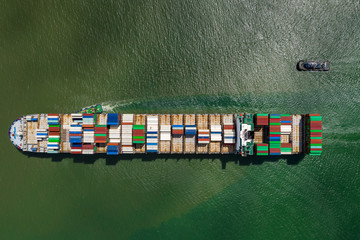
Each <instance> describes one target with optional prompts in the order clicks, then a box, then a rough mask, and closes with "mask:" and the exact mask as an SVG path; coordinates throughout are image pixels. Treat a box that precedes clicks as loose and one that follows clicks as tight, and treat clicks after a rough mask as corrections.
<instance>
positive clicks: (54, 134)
mask: <svg viewBox="0 0 360 240" xmlns="http://www.w3.org/2000/svg"><path fill="white" fill-rule="evenodd" d="M57 135H60V132H49V136H57Z"/></svg>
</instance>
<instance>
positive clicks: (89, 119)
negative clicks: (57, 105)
mask: <svg viewBox="0 0 360 240" xmlns="http://www.w3.org/2000/svg"><path fill="white" fill-rule="evenodd" d="M82 120H83V121H82V124H83V128H94V125H95V121H94V114H89V113H86V114H83V119H82Z"/></svg>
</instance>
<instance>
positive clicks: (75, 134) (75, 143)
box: [69, 122, 82, 154]
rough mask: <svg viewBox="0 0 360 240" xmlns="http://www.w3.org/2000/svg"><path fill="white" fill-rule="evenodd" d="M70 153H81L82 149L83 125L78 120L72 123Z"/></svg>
mask: <svg viewBox="0 0 360 240" xmlns="http://www.w3.org/2000/svg"><path fill="white" fill-rule="evenodd" d="M69 142H70V153H72V154H81V152H82V151H81V150H82V125H81V124H80V123H79V122H77V123H73V124H71V125H70V129H69Z"/></svg>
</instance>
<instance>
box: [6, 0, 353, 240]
mask: <svg viewBox="0 0 360 240" xmlns="http://www.w3.org/2000/svg"><path fill="white" fill-rule="evenodd" d="M0 3H1V4H0V6H1V7H0V81H1V85H2V87H1V88H0V96H1V99H2V103H3V110H2V114H1V118H0V122H1V126H2V128H1V129H2V130H1V132H2V134H1V135H0V144H1V151H2V152H1V157H0V159H1V160H0V238H1V239H65V238H67V239H99V238H105V239H197V240H199V239H207V240H208V239H359V238H360V226H359V222H360V207H359V202H360V189H359V187H360V175H359V169H360V158H359V154H360V148H359V144H360V133H359V130H360V127H359V120H360V118H359V116H360V80H359V79H360V71H359V70H360V69H359V64H360V60H359V59H360V43H359V39H360V6H359V1H351V0H350V1H345V0H344V1H336V0H328V1H325V0H315V1H306V0H300V1H272V0H270V1H260V0H255V1H233V0H225V1H212V0H210V1H194V0H185V1H175V0H167V1H161V0H160V1H129V0H128V1H110V0H109V1H90V0H89V1H83V0H79V1H70V0H69V1H8V0H3V1H0ZM300 59H321V60H330V62H331V70H330V71H329V72H326V73H325V72H324V73H309V72H298V71H296V69H295V66H296V63H297V61H298V60H300ZM95 103H102V104H103V105H104V106H105V109H106V111H108V112H121V113H205V112H206V113H226V112H230V113H233V112H245V111H247V112H254V113H255V112H269V113H299V114H303V113H320V114H322V115H323V127H324V134H323V137H324V146H323V154H322V156H321V157H317V156H305V157H304V158H301V159H295V161H294V159H291V158H288V159H286V158H277V159H273V158H262V159H256V158H250V159H242V158H240V157H231V156H222V157H219V156H210V155H209V156H191V157H189V156H181V155H180V156H150V157H149V156H146V157H145V156H139V155H137V156H119V157H118V158H111V159H109V158H107V159H105V158H102V157H89V158H84V157H80V158H74V157H72V156H69V155H67V156H66V155H65V156H62V157H59V156H56V157H51V156H49V157H48V156H42V157H37V156H36V155H25V154H22V153H21V152H19V151H17V150H16V149H15V148H14V147H13V146H12V145H11V142H10V141H9V140H8V136H7V131H8V127H9V126H10V124H11V122H12V121H13V120H14V119H16V118H17V117H19V116H21V115H24V114H30V113H51V112H59V113H69V112H73V111H76V110H78V109H80V108H82V107H84V106H88V105H91V104H95Z"/></svg>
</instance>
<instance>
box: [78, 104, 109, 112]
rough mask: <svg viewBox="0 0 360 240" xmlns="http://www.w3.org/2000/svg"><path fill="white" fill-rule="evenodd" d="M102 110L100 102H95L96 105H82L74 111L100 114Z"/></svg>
mask: <svg viewBox="0 0 360 240" xmlns="http://www.w3.org/2000/svg"><path fill="white" fill-rule="evenodd" d="M102 112H103V108H102V106H101V104H97V105H92V106H89V107H84V108H82V109H81V110H79V111H77V112H76V113H81V114H84V113H95V114H100V113H102Z"/></svg>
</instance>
